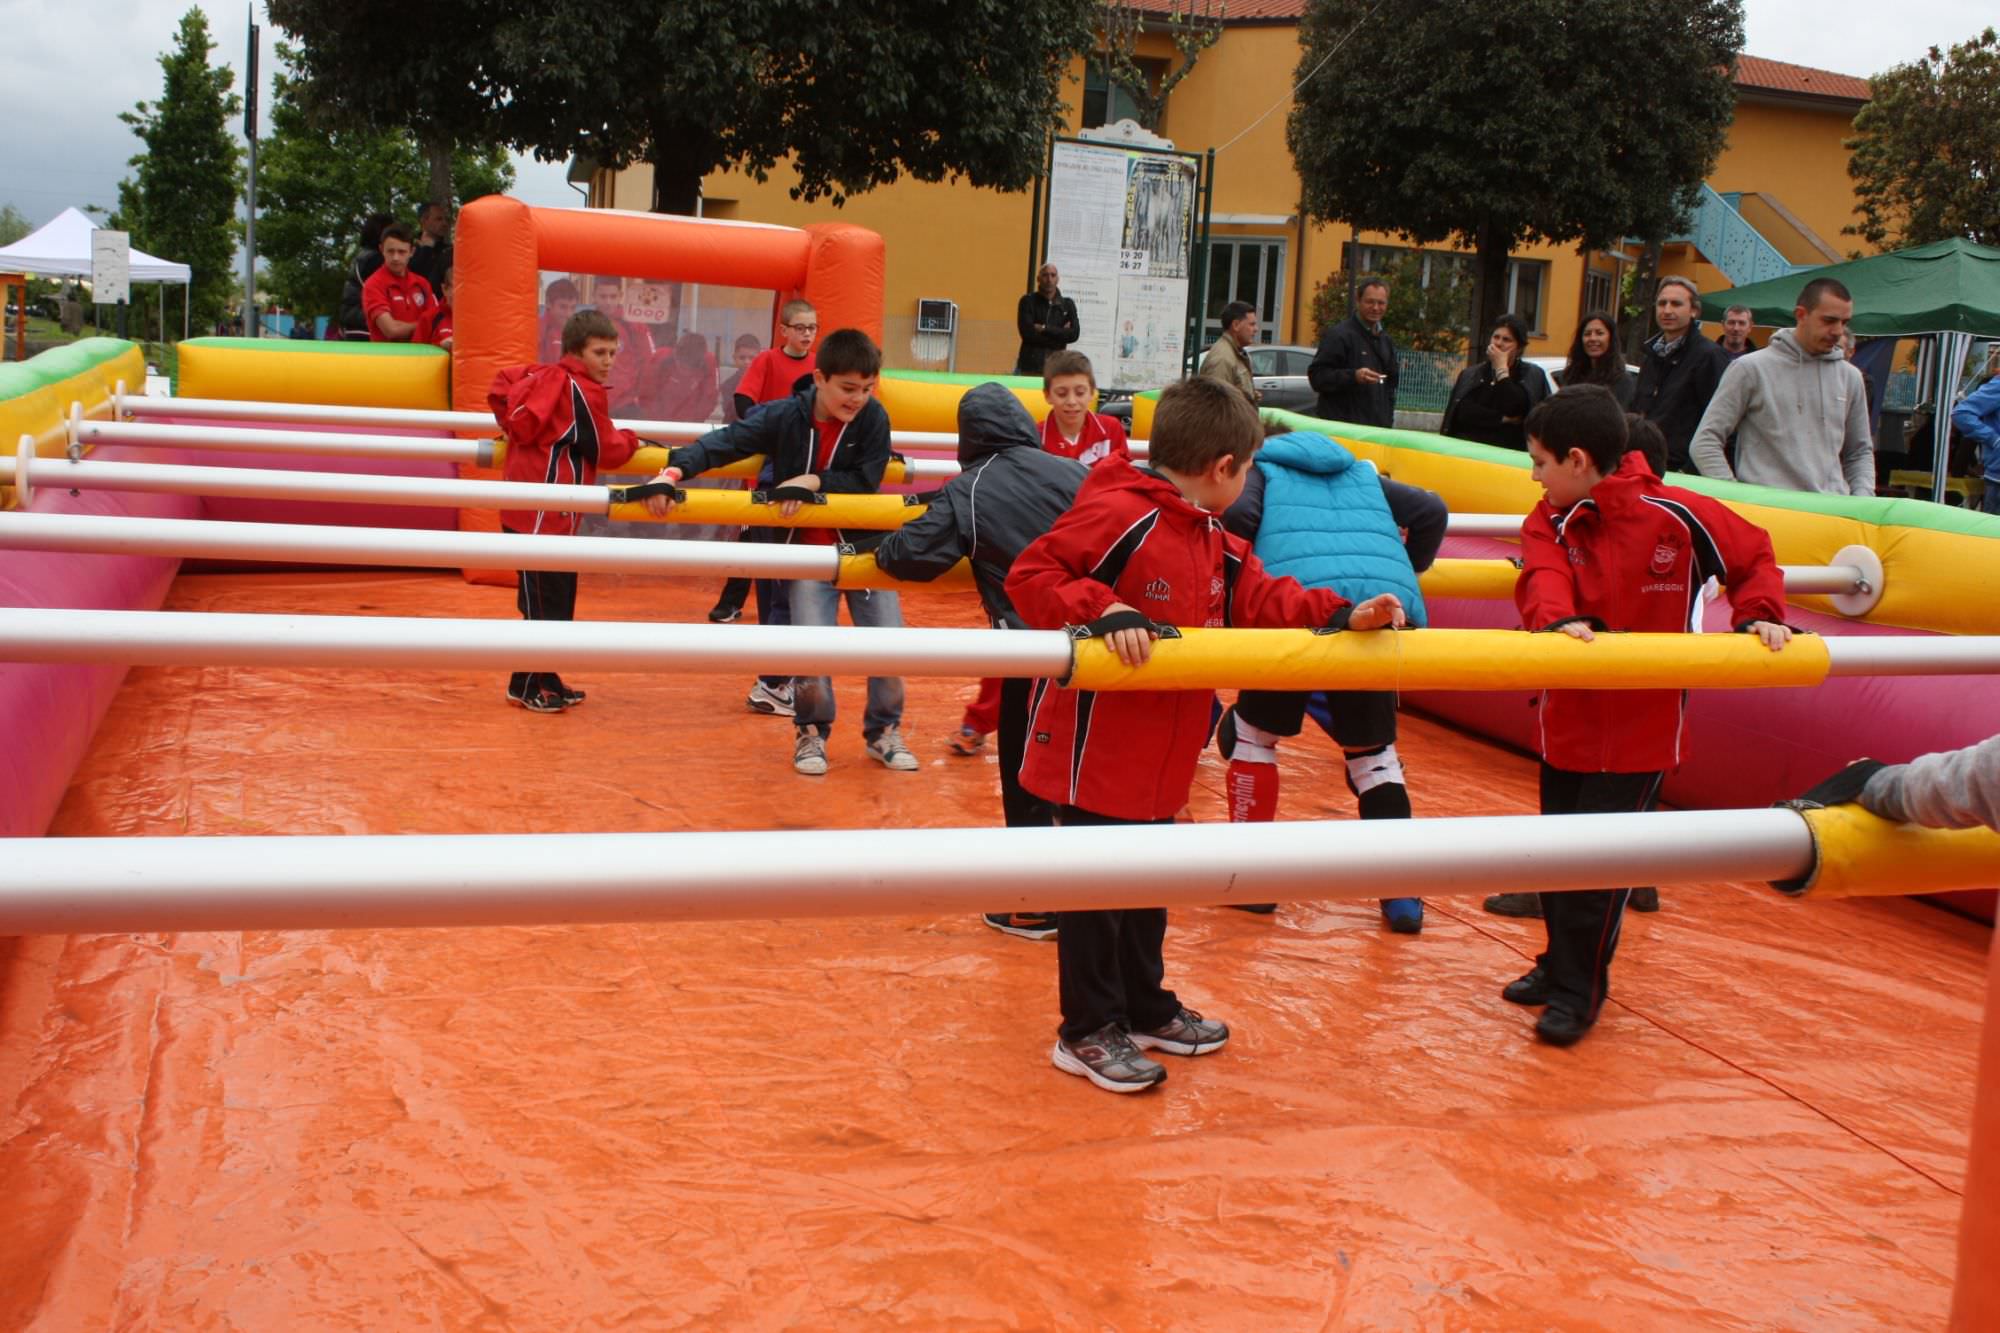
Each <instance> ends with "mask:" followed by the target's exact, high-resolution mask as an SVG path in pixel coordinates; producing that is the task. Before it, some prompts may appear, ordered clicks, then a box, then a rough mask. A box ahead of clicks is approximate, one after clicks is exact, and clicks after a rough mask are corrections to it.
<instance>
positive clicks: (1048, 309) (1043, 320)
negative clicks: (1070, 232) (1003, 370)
mask: <svg viewBox="0 0 2000 1333" xmlns="http://www.w3.org/2000/svg"><path fill="white" fill-rule="evenodd" d="M1061 276H1062V275H1061V274H1059V273H1057V272H1056V266H1055V265H1054V264H1044V265H1042V268H1041V272H1039V273H1037V274H1036V275H1035V290H1033V291H1032V292H1029V293H1028V294H1027V295H1026V296H1023V297H1022V298H1021V303H1020V305H1018V306H1016V307H1015V309H1014V324H1015V326H1016V327H1017V328H1018V329H1020V331H1021V352H1020V355H1018V356H1016V357H1015V358H1014V373H1015V374H1016V375H1039V374H1041V373H1042V363H1043V362H1044V361H1046V360H1048V359H1049V353H1050V352H1060V351H1061V350H1062V349H1063V348H1065V347H1067V346H1069V345H1070V344H1071V343H1073V342H1075V341H1076V340H1077V338H1078V337H1080V336H1081V335H1082V332H1083V330H1082V328H1081V326H1079V325H1078V324H1077V322H1076V302H1074V301H1072V300H1070V299H1069V298H1068V297H1067V296H1064V295H1063V294H1062V288H1061V287H1059V286H1058V285H1057V280H1058V279H1059V278H1060V277H1061Z"/></svg>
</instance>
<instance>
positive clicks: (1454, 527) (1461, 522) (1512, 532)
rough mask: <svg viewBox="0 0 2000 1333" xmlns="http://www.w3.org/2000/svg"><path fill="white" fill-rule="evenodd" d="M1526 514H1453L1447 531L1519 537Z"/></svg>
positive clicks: (1460, 533) (1452, 534)
mask: <svg viewBox="0 0 2000 1333" xmlns="http://www.w3.org/2000/svg"><path fill="white" fill-rule="evenodd" d="M1526 518H1527V515H1526V514H1453V515H1451V517H1450V518H1449V519H1448V520H1447V521H1446V524H1445V531H1446V532H1447V533H1449V534H1450V535H1451V536H1453V537H1518V536H1520V535H1521V524H1522V522H1524V521H1525V520H1526Z"/></svg>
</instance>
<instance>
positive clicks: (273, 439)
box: [71, 421, 493, 467]
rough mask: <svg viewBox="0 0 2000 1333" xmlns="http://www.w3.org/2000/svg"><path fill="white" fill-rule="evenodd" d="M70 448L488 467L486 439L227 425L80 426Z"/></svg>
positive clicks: (132, 423) (490, 447)
mask: <svg viewBox="0 0 2000 1333" xmlns="http://www.w3.org/2000/svg"><path fill="white" fill-rule="evenodd" d="M71 444H73V445H76V444H140V445H158V446H163V447H171V448H176V449H215V450H222V451H226V452H241V453H294V454H315V455H317V454H325V455H329V456H346V457H354V458H411V459H436V460H439V461H442V462H450V463H472V464H476V465H477V466H479V467H491V466H492V465H493V442H492V441H491V440H461V439H455V438H441V437H429V438H427V437H423V436H409V435H363V434H349V433H343V432H333V431H326V432H315V431H302V430H256V429H247V428H243V427H229V426H178V425H163V424H161V423H159V422H152V421H84V422H81V423H79V424H78V426H77V428H76V438H74V439H73V440H71Z"/></svg>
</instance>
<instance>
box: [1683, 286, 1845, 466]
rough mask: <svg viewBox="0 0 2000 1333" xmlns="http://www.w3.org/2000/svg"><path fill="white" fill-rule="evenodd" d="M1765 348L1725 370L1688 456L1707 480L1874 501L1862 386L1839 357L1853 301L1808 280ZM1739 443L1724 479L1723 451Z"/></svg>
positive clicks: (1725, 462) (1726, 461)
mask: <svg viewBox="0 0 2000 1333" xmlns="http://www.w3.org/2000/svg"><path fill="white" fill-rule="evenodd" d="M1792 314H1793V317H1794V318H1795V319H1796V320H1797V321H1798V324H1797V327H1795V328H1790V329H1780V330H1779V331H1778V332H1777V333H1775V334H1773V335H1772V336H1771V342H1770V345H1769V346H1768V347H1765V348H1764V349H1762V350H1761V351H1756V352H1751V353H1749V354H1748V355H1746V356H1744V357H1742V358H1740V359H1739V360H1737V361H1734V362H1732V363H1730V366H1729V369H1728V370H1727V371H1725V372H1724V373H1723V376H1722V383H1721V384H1719V385H1717V386H1716V389H1715V397H1714V398H1712V399H1710V400H1709V404H1708V410H1707V411H1706V412H1704V413H1702V417H1701V425H1700V426H1699V427H1697V428H1696V430H1695V433H1694V440H1693V442H1692V443H1691V444H1690V445H1689V448H1688V453H1689V456H1690V457H1691V458H1692V459H1693V460H1694V465H1695V467H1696V468H1697V469H1699V470H1700V472H1701V474H1702V475H1703V476H1705V477H1716V478H1719V479H1721V480H1724V481H1747V482H1752V483H1754V484H1756V485H1759V486H1776V487H1778V488H1780V489H1782V490H1788V491H1818V492H1820V493H1822V494H1825V495H1873V494H1874V493H1875V444H1874V441H1873V439H1872V438H1871V437H1870V435H1869V432H1868V386H1867V384H1866V383H1865V382H1864V381H1863V380H1862V378H1861V372H1860V371H1859V370H1857V369H1855V367H1854V365H1853V364H1852V363H1851V362H1849V361H1848V360H1847V358H1846V357H1845V356H1844V355H1843V354H1842V352H1841V344H1840V340H1841V335H1843V334H1845V333H1846V332H1847V322H1848V320H1849V319H1851V318H1852V317H1853V315H1854V298H1853V297H1852V296H1851V295H1849V294H1848V290H1847V288H1846V287H1844V286H1842V285H1841V284H1840V283H1838V282H1836V281H1834V280H1833V279H1832V278H1815V279H1813V280H1812V281H1811V282H1809V283H1807V284H1806V285H1805V289H1804V290H1803V291H1801V292H1800V293H1799V303H1798V306H1797V307H1796V308H1795V309H1794V310H1793V312H1792ZM1732 434H1734V435H1735V436H1736V466H1735V470H1734V471H1731V469H1730V464H1729V458H1728V457H1727V455H1726V454H1725V452H1724V444H1725V442H1726V441H1727V440H1728V439H1729V437H1730V435H1732Z"/></svg>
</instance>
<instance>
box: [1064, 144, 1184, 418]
mask: <svg viewBox="0 0 2000 1333" xmlns="http://www.w3.org/2000/svg"><path fill="white" fill-rule="evenodd" d="M1198 183H1199V172H1198V170H1197V166H1196V163H1195V160H1194V159H1193V158H1191V157H1188V156H1186V155H1183V154H1178V153H1172V152H1159V151H1149V150H1146V149H1134V148H1122V147H1113V146H1110V145H1106V144H1094V143H1076V142H1072V141H1068V140H1060V141H1058V142H1057V143H1056V145H1055V147H1054V151H1053V153H1052V154H1051V157H1050V165H1049V212H1048V245H1047V256H1048V261H1049V262H1050V263H1052V264H1054V265H1055V266H1056V268H1057V270H1058V271H1059V272H1060V274H1061V275H1062V276H1061V283H1062V292H1063V295H1065V296H1067V297H1069V298H1070V299H1071V300H1073V301H1075V302H1076V313H1077V327H1078V330H1079V337H1078V338H1077V341H1076V342H1075V343H1074V344H1072V346H1073V348H1074V350H1076V351H1079V352H1082V353H1083V354H1084V355H1085V356H1088V357H1089V358H1090V362H1091V365H1092V366H1094V367H1095V368H1096V370H1097V381H1098V384H1099V386H1100V387H1102V388H1107V389H1154V388H1158V387H1160V386H1161V385H1163V384H1168V383H1171V382H1172V381H1174V380H1176V379H1179V378H1180V375H1181V367H1182V359H1181V358H1182V353H1183V351H1184V350H1185V343H1186V337H1187V301H1188V282H1189V279H1190V277H1191V276H1192V269H1193V256H1194V244H1195V199H1196V194H1197V187H1198Z"/></svg>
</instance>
